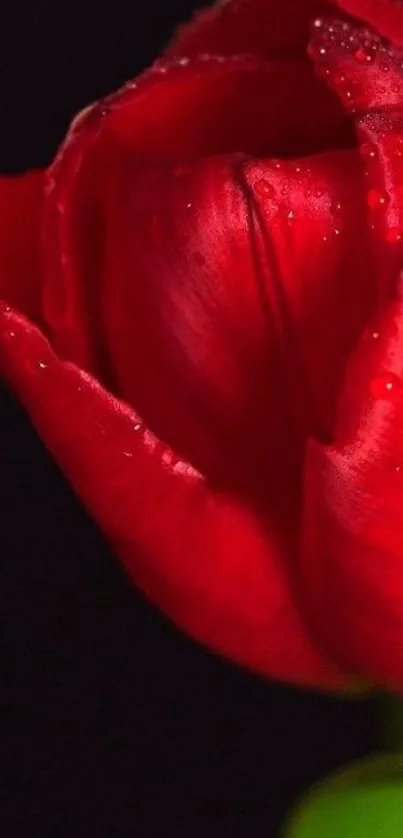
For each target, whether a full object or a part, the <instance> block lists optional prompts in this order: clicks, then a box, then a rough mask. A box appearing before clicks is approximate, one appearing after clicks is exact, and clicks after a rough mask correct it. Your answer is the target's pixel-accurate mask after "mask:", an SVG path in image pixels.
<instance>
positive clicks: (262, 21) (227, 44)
mask: <svg viewBox="0 0 403 838" xmlns="http://www.w3.org/2000/svg"><path fill="white" fill-rule="evenodd" d="M332 12H333V14H334V12H335V7H334V5H333V4H332V3H327V2H325V0H303V1H302V0H283V2H281V3H280V2H278V0H227V2H222V3H216V4H215V5H214V6H212V7H211V8H208V9H204V10H203V11H201V12H199V13H197V14H196V15H195V17H194V19H193V20H192V21H191V22H190V23H188V24H186V25H185V26H182V27H181V28H180V29H179V31H178V32H177V34H176V36H175V37H174V38H173V41H172V43H171V45H170V46H169V48H168V50H167V55H168V56H169V57H176V56H181V55H186V56H191V55H197V54H198V53H210V54H211V53H218V54H220V55H233V54H234V53H250V54H253V55H259V56H264V57H265V58H275V57H282V58H283V57H294V58H295V57H298V56H301V57H302V56H303V55H304V51H305V48H306V45H307V43H308V36H309V24H310V23H311V22H312V21H313V20H314V19H315V18H316V17H318V16H320V15H322V14H332Z"/></svg>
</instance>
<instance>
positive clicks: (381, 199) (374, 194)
mask: <svg viewBox="0 0 403 838" xmlns="http://www.w3.org/2000/svg"><path fill="white" fill-rule="evenodd" d="M388 201H389V196H388V195H387V193H386V192H382V191H381V190H380V189H370V190H369V192H368V195H367V202H368V206H369V207H370V209H372V210H377V209H382V208H383V207H385V206H386V204H387V203H388Z"/></svg>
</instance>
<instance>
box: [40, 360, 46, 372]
mask: <svg viewBox="0 0 403 838" xmlns="http://www.w3.org/2000/svg"><path fill="white" fill-rule="evenodd" d="M47 366H48V365H47V364H45V362H44V361H39V362H38V367H39V369H41V370H46V368H47Z"/></svg>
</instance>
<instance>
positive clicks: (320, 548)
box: [302, 281, 403, 691]
mask: <svg viewBox="0 0 403 838" xmlns="http://www.w3.org/2000/svg"><path fill="white" fill-rule="evenodd" d="M401 292H402V288H401V281H400V288H399V289H398V293H397V298H396V299H395V301H394V302H392V303H389V306H388V307H387V309H386V311H385V312H384V313H380V314H379V316H378V318H377V319H376V321H374V324H373V326H372V327H371V329H369V330H368V332H367V333H366V334H365V336H364V338H363V340H362V343H361V345H360V348H359V350H358V353H357V355H356V357H355V358H354V360H353V362H352V363H351V366H350V370H349V376H348V379H347V385H346V390H345V394H344V398H343V401H342V403H341V406H340V421H339V425H338V429H337V433H336V436H335V442H334V445H332V446H330V447H324V446H321V445H319V444H318V443H317V442H314V441H313V442H312V443H311V444H310V446H309V448H308V455H307V464H306V486H305V499H306V510H305V531H304V564H303V568H302V580H303V582H302V584H303V591H304V596H305V601H306V603H307V604H308V605H309V610H310V613H311V618H312V625H314V626H315V630H317V631H319V632H320V635H321V636H322V637H323V638H324V639H325V640H326V641H327V642H328V643H329V647H330V648H331V649H332V650H333V652H334V654H336V655H337V656H338V659H339V660H341V661H343V662H344V664H345V665H348V666H351V667H353V668H354V669H357V670H359V671H360V672H362V673H363V674H365V675H366V676H367V677H369V678H370V679H371V680H372V681H373V682H375V683H379V684H382V685H385V684H386V685H388V686H389V687H391V688H394V689H397V690H399V691H401V690H403V562H402V543H403V517H402V502H403V484H402V479H403V432H402V429H403V298H402V293H401Z"/></svg>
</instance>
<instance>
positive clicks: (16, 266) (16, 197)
mask: <svg viewBox="0 0 403 838" xmlns="http://www.w3.org/2000/svg"><path fill="white" fill-rule="evenodd" d="M43 184H44V173H43V172H39V171H37V172H35V171H34V172H28V173H27V174H24V175H15V176H9V177H0V295H1V297H2V298H3V299H5V300H7V302H9V303H10V305H15V306H16V307H17V308H20V309H21V310H22V311H25V312H26V313H27V314H28V316H29V317H32V318H33V319H34V320H36V321H39V320H40V310H41V304H40V301H41V275H40V221H41V211H42V200H43Z"/></svg>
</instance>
